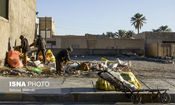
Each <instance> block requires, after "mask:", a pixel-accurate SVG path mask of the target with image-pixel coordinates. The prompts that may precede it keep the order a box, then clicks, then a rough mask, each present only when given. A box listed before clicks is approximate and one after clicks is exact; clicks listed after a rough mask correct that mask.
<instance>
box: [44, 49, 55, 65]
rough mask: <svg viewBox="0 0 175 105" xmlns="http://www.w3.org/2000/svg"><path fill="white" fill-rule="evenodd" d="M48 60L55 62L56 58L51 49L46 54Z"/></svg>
mask: <svg viewBox="0 0 175 105" xmlns="http://www.w3.org/2000/svg"><path fill="white" fill-rule="evenodd" d="M46 59H47V60H48V61H51V62H55V56H54V55H53V53H52V51H51V50H50V49H49V50H48V51H47V52H46Z"/></svg>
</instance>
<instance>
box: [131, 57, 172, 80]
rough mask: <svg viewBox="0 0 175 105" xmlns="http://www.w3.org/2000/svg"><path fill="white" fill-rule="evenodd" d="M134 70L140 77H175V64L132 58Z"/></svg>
mask: <svg viewBox="0 0 175 105" xmlns="http://www.w3.org/2000/svg"><path fill="white" fill-rule="evenodd" d="M131 62H132V67H131V69H132V72H133V73H134V74H135V75H136V76H137V77H139V78H175V64H167V63H161V62H152V61H144V60H143V61H139V60H131Z"/></svg>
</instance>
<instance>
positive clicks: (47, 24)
mask: <svg viewBox="0 0 175 105" xmlns="http://www.w3.org/2000/svg"><path fill="white" fill-rule="evenodd" d="M39 34H40V35H41V36H42V37H43V38H46V39H47V38H51V37H52V36H53V35H55V23H54V21H53V19H52V17H39Z"/></svg>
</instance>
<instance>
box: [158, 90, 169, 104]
mask: <svg viewBox="0 0 175 105" xmlns="http://www.w3.org/2000/svg"><path fill="white" fill-rule="evenodd" d="M160 101H161V103H164V104H167V103H170V101H171V96H170V95H169V94H168V93H162V94H161V95H160Z"/></svg>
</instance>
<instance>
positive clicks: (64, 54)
mask: <svg viewBox="0 0 175 105" xmlns="http://www.w3.org/2000/svg"><path fill="white" fill-rule="evenodd" d="M72 52H73V49H72V48H71V47H69V48H67V49H63V50H61V51H60V52H59V53H58V54H57V55H56V74H60V75H61V74H62V72H63V65H64V64H66V62H67V61H70V60H71V59H70V53H72Z"/></svg>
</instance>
